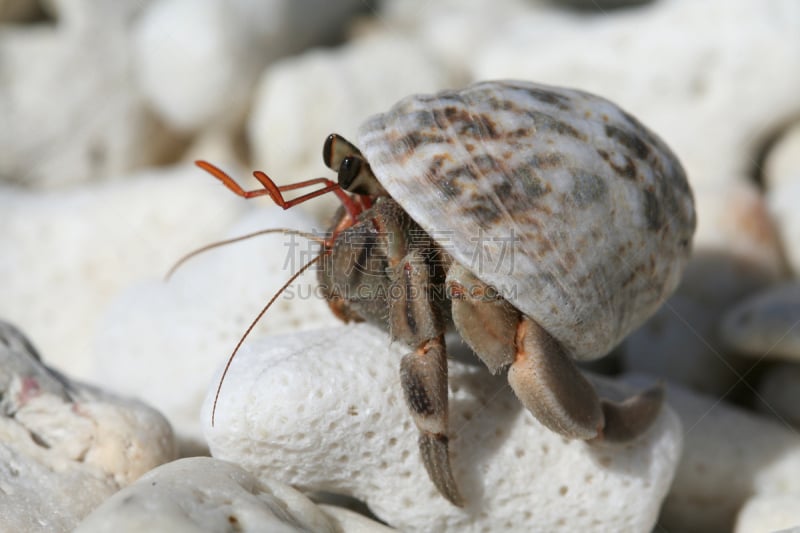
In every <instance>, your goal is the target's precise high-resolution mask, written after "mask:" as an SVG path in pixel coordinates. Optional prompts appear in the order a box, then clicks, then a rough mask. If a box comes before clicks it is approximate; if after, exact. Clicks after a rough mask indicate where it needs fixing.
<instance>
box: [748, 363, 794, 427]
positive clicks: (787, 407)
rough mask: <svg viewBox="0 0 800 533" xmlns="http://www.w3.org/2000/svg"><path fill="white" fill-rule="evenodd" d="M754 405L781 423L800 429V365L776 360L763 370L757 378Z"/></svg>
mask: <svg viewBox="0 0 800 533" xmlns="http://www.w3.org/2000/svg"><path fill="white" fill-rule="evenodd" d="M757 389H758V400H759V401H758V402H757V404H756V407H757V408H758V409H759V411H761V412H762V413H764V414H765V415H767V416H771V417H774V418H775V419H777V420H778V421H780V422H782V423H783V424H791V425H792V426H794V427H795V428H798V429H800V402H798V401H797V396H798V393H800V365H799V364H797V363H796V362H792V363H783V362H778V363H774V364H772V365H770V366H768V367H767V368H766V369H764V370H763V372H762V373H761V376H760V377H759V380H758V387H757Z"/></svg>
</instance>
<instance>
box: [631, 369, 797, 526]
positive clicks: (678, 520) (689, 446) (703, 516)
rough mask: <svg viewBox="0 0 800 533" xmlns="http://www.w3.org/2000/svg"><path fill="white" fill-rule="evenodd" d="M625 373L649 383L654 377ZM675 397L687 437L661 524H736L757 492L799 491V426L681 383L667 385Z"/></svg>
mask: <svg viewBox="0 0 800 533" xmlns="http://www.w3.org/2000/svg"><path fill="white" fill-rule="evenodd" d="M625 381H626V382H627V383H630V384H631V385H633V386H636V387H646V386H648V385H651V384H652V382H653V378H652V377H642V376H635V375H632V376H628V377H627V378H626V379H625ZM667 403H668V404H669V406H670V407H672V408H673V409H674V410H675V411H676V412H677V413H678V416H679V417H680V419H681V423H682V427H683V438H684V448H683V454H682V456H681V460H680V464H679V465H678V469H677V471H676V473H675V479H674V480H673V482H672V485H671V487H670V490H669V494H668V495H667V497H666V499H665V500H664V506H663V508H662V511H661V519H660V522H659V524H660V525H661V526H663V528H665V529H666V530H667V531H731V529H732V528H733V526H734V523H735V520H736V513H737V512H738V510H739V508H740V507H741V506H742V505H743V504H744V503H745V502H746V501H747V500H748V499H749V498H751V497H753V496H754V495H762V494H763V495H781V496H783V495H796V494H797V493H798V490H800V434H798V432H797V430H796V429H794V428H792V427H791V426H789V425H787V424H786V423H785V422H775V421H773V420H767V419H766V418H764V417H762V416H759V415H757V414H755V413H752V412H749V411H746V410H744V409H740V408H737V407H734V406H731V405H729V404H728V403H727V402H725V401H724V397H723V398H719V397H718V396H710V395H705V394H698V393H696V392H693V391H691V390H689V389H687V388H686V387H683V386H681V385H676V384H670V385H669V386H668V387H667ZM751 527H752V526H751ZM761 527H763V526H761ZM759 530H762V531H763V530H764V529H759Z"/></svg>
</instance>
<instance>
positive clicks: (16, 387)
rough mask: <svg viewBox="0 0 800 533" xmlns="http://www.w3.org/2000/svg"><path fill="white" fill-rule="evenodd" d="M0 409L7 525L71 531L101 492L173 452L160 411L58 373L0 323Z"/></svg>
mask: <svg viewBox="0 0 800 533" xmlns="http://www.w3.org/2000/svg"><path fill="white" fill-rule="evenodd" d="M46 355H47V354H45V356H46ZM0 413H2V416H0V493H2V494H3V497H2V498H0V516H2V517H3V525H2V528H3V530H4V531H67V530H71V529H72V528H74V527H75V524H77V522H78V521H79V520H80V519H81V518H82V517H83V516H85V515H86V514H87V513H89V512H90V511H91V510H92V509H93V508H94V507H95V506H97V505H98V504H100V503H101V502H102V501H103V500H104V499H105V498H107V497H109V496H110V495H112V494H113V493H115V492H116V491H117V490H119V489H120V488H121V487H124V486H125V485H128V484H129V483H132V482H133V481H134V480H135V479H136V478H138V477H139V476H141V475H142V474H144V473H145V472H147V471H148V470H150V469H151V468H153V467H155V466H157V465H159V464H161V463H164V462H166V461H170V460H172V459H174V458H175V456H176V451H177V450H176V445H175V440H174V438H173V435H172V431H171V429H170V427H169V424H168V423H167V421H166V420H165V419H164V418H163V417H162V416H161V415H159V414H158V413H156V412H155V411H153V410H152V409H150V408H149V407H147V406H145V405H143V404H141V403H138V402H135V401H132V400H127V399H122V398H119V397H117V396H112V395H111V394H109V393H106V392H103V391H101V390H99V389H95V388H92V387H88V386H85V385H81V384H78V383H77V382H74V381H71V380H70V379H69V378H68V377H66V376H65V375H63V374H59V373H56V372H55V371H53V370H51V369H50V368H48V367H46V366H45V365H44V364H43V363H42V361H41V360H40V359H39V356H38V355H37V354H36V353H35V352H33V351H32V348H31V346H30V344H29V341H28V340H27V339H26V338H25V337H23V336H22V334H21V333H20V332H19V331H18V330H16V329H15V328H14V327H13V326H10V325H9V324H7V323H4V322H0Z"/></svg>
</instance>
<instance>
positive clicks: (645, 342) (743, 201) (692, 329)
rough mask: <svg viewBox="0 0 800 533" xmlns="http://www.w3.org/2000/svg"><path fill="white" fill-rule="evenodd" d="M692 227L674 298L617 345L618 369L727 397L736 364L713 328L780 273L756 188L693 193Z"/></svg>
mask: <svg viewBox="0 0 800 533" xmlns="http://www.w3.org/2000/svg"><path fill="white" fill-rule="evenodd" d="M695 199H696V205H697V212H698V228H697V232H696V234H695V238H694V243H693V248H694V250H693V253H692V256H691V257H690V259H689V263H688V265H687V266H686V269H685V271H684V274H683V279H682V281H681V285H680V286H679V287H678V290H677V291H676V293H675V294H674V295H673V296H672V297H671V298H670V299H668V300H667V301H666V303H665V304H664V305H663V306H662V307H661V308H660V309H659V310H658V311H657V312H656V314H655V315H654V316H653V317H652V318H650V319H649V320H648V321H647V322H645V324H644V325H643V326H642V327H641V328H639V329H638V330H636V331H634V332H633V333H632V334H631V335H630V336H629V337H628V339H626V341H625V342H624V343H623V346H622V357H623V362H624V367H625V369H626V370H627V371H629V372H644V373H648V374H652V375H656V376H660V377H663V378H665V379H667V380H670V381H675V382H679V383H683V384H686V385H689V386H690V387H692V388H694V389H695V390H697V391H701V392H706V393H710V394H724V393H726V392H727V391H728V390H729V389H730V388H731V387H732V386H733V385H734V384H735V383H737V381H738V379H739V374H740V372H741V371H742V370H743V367H745V366H749V365H750V364H751V363H749V362H746V361H744V362H743V361H742V360H741V358H738V357H736V354H734V353H733V352H732V350H730V348H729V347H728V346H726V344H725V342H724V341H723V339H721V338H720V333H719V331H718V330H719V323H720V321H721V320H722V317H723V316H724V314H725V313H726V312H727V311H728V309H730V307H731V306H733V305H734V304H735V303H736V302H738V301H740V300H741V299H742V298H745V297H747V296H748V295H750V294H754V293H756V292H758V291H760V290H763V288H764V287H767V286H769V285H772V284H774V283H777V282H778V281H779V280H781V279H782V278H783V277H784V275H785V265H784V262H783V256H782V253H781V249H780V244H779V241H778V236H777V231H776V228H775V227H774V225H773V223H772V221H771V219H770V215H769V212H768V210H767V206H766V204H765V201H764V197H763V196H762V195H761V193H760V192H759V191H758V190H757V189H756V188H755V186H754V185H751V184H747V183H738V182H735V183H731V184H729V185H728V186H726V187H724V188H722V189H720V188H718V187H714V186H710V185H707V184H701V185H700V186H698V187H695Z"/></svg>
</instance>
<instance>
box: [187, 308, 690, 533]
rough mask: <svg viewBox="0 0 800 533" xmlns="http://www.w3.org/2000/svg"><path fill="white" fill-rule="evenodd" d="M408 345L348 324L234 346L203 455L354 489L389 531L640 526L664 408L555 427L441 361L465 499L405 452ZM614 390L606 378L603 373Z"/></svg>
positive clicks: (473, 374)
mask: <svg viewBox="0 0 800 533" xmlns="http://www.w3.org/2000/svg"><path fill="white" fill-rule="evenodd" d="M408 350H409V349H408V348H407V347H405V346H403V345H402V343H399V342H398V343H391V341H390V339H389V337H388V336H387V335H386V334H385V333H383V332H381V331H380V330H378V329H376V328H374V327H372V326H369V325H366V324H358V325H351V326H341V327H338V328H332V329H325V330H317V331H313V332H308V333H301V334H294V335H282V336H274V337H270V338H268V339H263V340H261V341H259V342H254V343H252V344H250V345H249V346H248V347H246V348H245V349H243V350H242V351H241V352H240V354H239V356H238V358H237V359H236V361H235V363H234V364H233V365H232V366H231V368H230V370H229V372H228V375H227V378H226V381H225V383H224V385H223V388H222V393H221V395H220V397H219V401H218V403H217V406H216V407H217V411H216V420H215V425H213V426H212V425H211V424H209V423H208V421H209V419H210V416H211V408H212V404H213V402H214V389H211V390H210V391H209V395H208V397H207V398H206V403H205V404H204V407H203V420H204V421H206V425H205V428H204V429H205V434H206V438H207V441H208V443H209V447H210V449H211V452H212V455H214V456H215V457H218V458H222V459H226V460H230V461H233V462H236V463H238V464H240V465H242V466H243V467H244V468H245V469H246V470H248V471H249V472H252V473H254V474H256V475H258V476H259V477H264V478H274V479H277V480H280V481H282V482H284V483H289V484H291V485H293V486H295V487H298V488H299V489H300V490H304V491H312V490H313V491H327V492H334V493H338V494H343V495H347V496H352V497H355V498H357V499H359V500H362V501H364V502H365V503H366V504H367V505H368V506H369V508H370V509H371V510H372V511H373V512H374V513H375V515H376V516H378V517H379V518H380V519H381V520H383V521H385V522H386V523H388V524H389V525H390V526H391V527H395V528H397V529H400V530H403V531H445V530H449V531H486V532H491V531H531V530H538V531H552V530H556V529H563V530H571V531H621V530H629V531H649V530H650V529H651V528H652V527H653V525H654V524H655V521H656V518H657V516H658V510H659V507H660V504H661V499H662V497H663V496H664V494H665V493H666V491H667V490H668V488H669V484H670V481H671V478H672V472H673V468H674V467H675V465H676V463H677V461H678V460H679V456H680V450H681V429H680V425H679V424H678V422H677V419H676V418H675V416H674V414H673V413H672V411H671V410H670V409H668V408H667V409H664V410H663V411H662V413H661V415H660V416H659V417H658V418H657V420H656V422H655V423H654V426H653V427H652V428H651V430H649V431H648V432H647V433H646V434H645V435H643V436H642V438H641V439H639V440H638V441H636V442H634V443H631V444H627V445H624V446H612V445H608V444H605V445H603V444H601V445H589V444H587V443H584V442H581V441H568V440H565V439H563V438H562V437H561V436H559V435H556V434H555V433H553V432H551V431H549V430H547V429H545V428H544V427H543V426H541V425H540V424H539V423H538V422H537V421H536V420H535V419H534V417H533V415H531V414H530V413H529V412H528V411H526V410H524V409H523V408H522V406H521V404H520V403H519V402H518V401H517V399H516V397H515V396H514V395H513V393H512V392H511V390H510V388H509V387H508V384H507V382H506V379H505V377H504V376H500V377H496V376H494V377H493V376H492V375H491V374H489V372H488V371H487V370H486V369H485V368H483V367H479V366H474V365H470V364H464V363H460V362H456V361H450V363H449V366H450V390H451V394H450V431H449V438H450V446H451V454H452V463H453V468H454V474H455V477H456V479H457V481H458V483H459V486H460V489H461V492H462V494H463V496H464V498H465V500H466V502H467V503H466V507H465V508H463V509H459V508H457V507H455V506H453V505H452V504H450V503H449V502H448V501H446V500H445V499H444V498H443V497H442V496H441V495H439V493H438V492H437V491H436V489H435V487H434V486H433V484H432V483H431V481H430V479H429V478H428V476H427V474H426V472H425V469H424V467H423V465H422V463H421V460H420V457H419V451H418V448H417V430H416V428H415V427H414V424H413V422H412V420H411V415H410V414H409V412H408V410H407V408H406V405H405V402H404V400H403V395H402V391H401V388H400V379H399V363H400V359H401V357H402V355H403V354H404V353H406V352H407V351H408ZM606 387H611V388H612V389H613V390H614V391H615V392H616V393H617V394H619V393H620V390H621V389H620V387H619V386H618V385H616V386H614V384H613V383H607V384H606Z"/></svg>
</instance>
